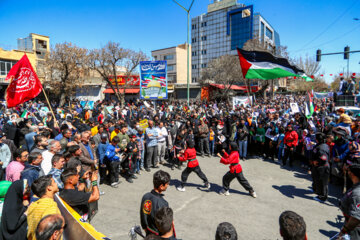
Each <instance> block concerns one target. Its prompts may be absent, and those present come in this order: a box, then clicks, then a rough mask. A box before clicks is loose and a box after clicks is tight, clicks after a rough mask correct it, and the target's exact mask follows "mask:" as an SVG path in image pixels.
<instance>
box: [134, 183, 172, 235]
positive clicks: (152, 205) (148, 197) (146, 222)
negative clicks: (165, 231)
mask: <svg viewBox="0 0 360 240" xmlns="http://www.w3.org/2000/svg"><path fill="white" fill-rule="evenodd" d="M163 196H164V195H163V194H160V193H158V192H155V190H152V191H151V192H149V193H146V194H145V195H144V196H143V198H142V200H141V205H140V221H141V227H142V228H143V229H144V230H145V232H147V233H153V234H155V235H159V233H160V232H159V230H158V229H157V227H156V225H155V214H156V212H157V211H158V210H159V209H160V208H162V207H169V203H168V202H167V201H166V200H165V199H164V198H163Z"/></svg>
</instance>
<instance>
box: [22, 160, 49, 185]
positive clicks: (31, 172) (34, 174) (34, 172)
mask: <svg viewBox="0 0 360 240" xmlns="http://www.w3.org/2000/svg"><path fill="white" fill-rule="evenodd" d="M41 176H44V172H43V171H42V169H41V167H40V166H34V165H30V164H28V163H26V164H25V169H24V170H23V171H22V172H21V179H27V181H28V184H29V186H31V184H32V183H33V182H34V181H35V180H36V179H38V178H39V177H41Z"/></svg>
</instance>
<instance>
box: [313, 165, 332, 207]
mask: <svg viewBox="0 0 360 240" xmlns="http://www.w3.org/2000/svg"><path fill="white" fill-rule="evenodd" d="M311 175H312V178H313V184H312V187H313V190H314V193H316V194H317V195H318V196H319V198H320V199H321V200H323V201H325V200H326V199H327V197H328V186H329V176H330V168H329V167H328V166H321V167H313V168H312V171H311Z"/></svg>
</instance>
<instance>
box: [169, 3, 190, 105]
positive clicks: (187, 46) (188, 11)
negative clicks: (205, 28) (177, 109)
mask: <svg viewBox="0 0 360 240" xmlns="http://www.w3.org/2000/svg"><path fill="white" fill-rule="evenodd" d="M194 1H195V0H192V1H191V4H190V7H189V9H187V8H185V7H184V6H182V5H181V4H180V3H178V2H177V1H176V0H173V2H175V3H176V4H177V5H179V6H180V7H181V8H182V9H184V10H185V11H186V13H187V44H186V48H187V61H186V64H187V102H188V105H189V103H190V86H189V84H190V83H189V82H190V75H189V70H190V69H189V64H190V63H189V56H190V55H189V45H190V44H189V42H190V34H189V32H190V10H191V8H192V6H193V4H194Z"/></svg>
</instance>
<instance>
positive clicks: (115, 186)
mask: <svg viewBox="0 0 360 240" xmlns="http://www.w3.org/2000/svg"><path fill="white" fill-rule="evenodd" d="M118 185H119V182H113V183H112V184H110V186H111V187H113V188H117V187H118Z"/></svg>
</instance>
